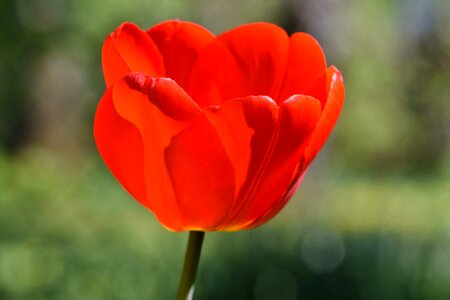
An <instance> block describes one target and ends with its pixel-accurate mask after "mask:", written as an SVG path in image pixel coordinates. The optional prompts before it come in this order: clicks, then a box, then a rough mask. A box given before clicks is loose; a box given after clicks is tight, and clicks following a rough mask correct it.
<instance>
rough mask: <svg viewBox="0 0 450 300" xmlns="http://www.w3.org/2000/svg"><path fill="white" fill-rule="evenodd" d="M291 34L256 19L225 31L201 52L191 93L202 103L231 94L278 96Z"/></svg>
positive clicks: (202, 104) (191, 85) (234, 96)
mask: <svg viewBox="0 0 450 300" xmlns="http://www.w3.org/2000/svg"><path fill="white" fill-rule="evenodd" d="M288 47H289V38H288V36H287V34H286V32H285V31H284V30H283V29H281V28H280V27H278V26H275V25H273V24H266V23H253V24H249V25H244V26H241V27H237V28H235V29H233V30H230V31H228V32H225V33H223V34H222V35H220V36H218V37H217V38H216V39H215V40H214V41H212V42H211V43H210V44H209V45H208V46H207V47H206V48H205V49H204V50H203V51H202V52H201V53H200V55H199V57H198V60H197V62H196V63H195V65H194V69H193V71H192V78H191V82H190V88H189V90H188V93H189V95H191V96H192V98H193V99H195V101H196V102H197V103H198V104H199V105H200V106H201V107H203V106H207V105H211V104H221V103H222V102H223V101H225V100H227V99H231V98H241V97H246V96H249V95H266V96H269V97H271V98H273V99H274V98H275V96H276V95H278V92H279V89H280V87H281V84H282V81H283V79H284V75H285V71H286V63H287V53H288Z"/></svg>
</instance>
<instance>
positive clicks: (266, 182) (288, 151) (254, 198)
mask: <svg viewBox="0 0 450 300" xmlns="http://www.w3.org/2000/svg"><path fill="white" fill-rule="evenodd" d="M320 110H321V107H320V102H319V101H318V100H317V99H315V98H312V97H309V96H304V95H295V96H292V97H291V98H289V99H288V100H286V101H285V102H284V103H283V104H282V105H281V106H280V108H279V117H278V124H277V130H276V133H275V135H274V137H273V141H272V145H271V146H270V147H269V149H268V151H269V153H268V156H267V158H266V160H265V161H263V162H261V164H262V165H261V172H260V173H259V174H257V176H255V178H253V179H252V180H253V184H252V185H251V186H250V187H249V189H248V190H246V191H245V190H243V191H242V194H241V195H240V196H242V199H243V200H241V202H242V203H244V204H245V205H244V206H243V207H241V208H239V209H238V210H237V211H236V215H235V217H234V218H233V220H232V223H231V224H229V228H228V229H230V230H239V229H244V228H247V227H250V226H251V225H252V224H253V223H255V222H257V221H258V220H259V219H260V218H261V217H263V216H264V215H266V214H267V213H268V212H269V211H270V210H271V209H272V208H273V207H274V206H275V205H276V204H277V203H278V202H279V201H282V199H283V196H284V195H285V194H286V191H287V190H288V188H289V187H290V184H291V182H292V180H293V178H294V176H295V171H296V167H297V164H298V161H299V160H300V158H301V156H302V155H303V152H304V150H305V147H306V145H307V144H308V140H309V139H310V137H311V135H312V132H313V131H314V128H315V127H316V125H317V122H318V120H319V118H320ZM293 137H295V138H293ZM252 150H253V151H258V149H252Z"/></svg>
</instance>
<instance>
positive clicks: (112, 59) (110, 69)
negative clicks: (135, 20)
mask: <svg viewBox="0 0 450 300" xmlns="http://www.w3.org/2000/svg"><path fill="white" fill-rule="evenodd" d="M102 66H103V74H104V77H105V82H106V86H107V87H109V86H111V85H112V84H113V83H114V82H116V81H117V80H119V79H120V78H122V77H123V76H124V75H125V74H127V73H130V72H145V73H147V74H149V75H151V76H154V77H160V76H164V75H165V71H164V65H163V60H162V57H161V54H160V53H159V51H158V48H157V47H156V45H155V44H154V43H153V41H152V39H151V38H150V37H149V36H148V35H147V34H146V33H145V31H143V30H141V29H140V28H139V27H137V26H136V25H135V24H132V23H123V24H122V25H120V26H119V27H118V28H117V29H116V30H115V31H114V32H113V33H111V34H110V35H109V36H108V37H107V38H106V40H105V43H104V44H103V48H102Z"/></svg>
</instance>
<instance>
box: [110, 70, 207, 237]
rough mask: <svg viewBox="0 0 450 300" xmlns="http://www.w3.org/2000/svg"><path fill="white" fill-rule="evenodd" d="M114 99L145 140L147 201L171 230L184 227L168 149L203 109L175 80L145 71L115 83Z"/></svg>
mask: <svg viewBox="0 0 450 300" xmlns="http://www.w3.org/2000/svg"><path fill="white" fill-rule="evenodd" d="M112 101H113V104H114V108H115V110H116V111H117V113H118V115H120V117H121V118H122V119H124V120H126V121H128V122H129V123H131V124H133V125H134V126H135V130H136V131H137V132H138V134H139V135H140V137H141V140H142V146H143V153H144V158H143V163H142V161H140V163H142V164H143V166H144V167H143V168H144V174H145V187H146V192H147V195H149V196H148V199H147V202H146V203H143V204H144V205H145V206H146V207H148V208H149V209H151V210H152V211H153V212H154V214H155V215H156V217H157V218H158V220H159V221H160V222H161V223H162V224H163V225H164V226H165V227H167V228H168V229H171V230H174V231H178V230H183V228H184V222H183V219H182V215H181V214H180V211H179V206H178V203H177V199H176V194H175V191H174V190H173V186H172V182H171V179H170V176H169V174H168V172H167V168H166V165H165V163H164V149H165V148H166V147H167V146H168V145H169V144H170V142H171V139H172V138H173V137H174V136H175V135H177V134H178V133H179V132H180V131H182V130H183V129H185V128H186V127H187V126H189V124H190V120H191V119H193V118H194V117H195V116H197V115H200V114H201V111H200V108H199V107H198V106H197V105H196V104H195V102H193V101H192V99H191V98H189V96H188V95H187V94H186V93H185V92H184V91H183V89H181V88H180V87H179V86H178V85H177V84H176V83H175V82H174V81H173V80H170V79H167V78H151V77H150V76H148V75H146V74H142V73H130V74H128V75H126V76H125V77H124V78H123V79H122V80H119V81H118V82H117V83H116V84H114V86H113V89H112ZM111 147H114V145H111ZM118 156H119V157H118V158H117V159H118V160H120V159H124V157H126V158H128V159H131V158H130V157H129V153H126V152H125V153H118ZM108 166H109V165H108Z"/></svg>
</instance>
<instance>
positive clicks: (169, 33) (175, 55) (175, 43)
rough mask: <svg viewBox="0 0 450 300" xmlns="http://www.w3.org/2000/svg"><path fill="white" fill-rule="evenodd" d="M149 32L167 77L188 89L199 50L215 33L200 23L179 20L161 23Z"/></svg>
mask: <svg viewBox="0 0 450 300" xmlns="http://www.w3.org/2000/svg"><path fill="white" fill-rule="evenodd" d="M147 33H148V34H149V36H150V37H151V38H152V40H153V41H154V42H155V44H156V46H157V47H158V49H159V52H160V53H161V55H162V57H163V60H164V67H165V69H166V77H169V78H171V79H173V80H175V81H176V82H177V84H178V85H179V86H181V87H182V88H183V89H185V90H186V89H187V88H188V84H189V79H190V76H191V71H192V66H193V64H194V62H195V60H196V59H197V56H198V54H199V52H200V51H201V50H202V49H203V48H205V47H206V45H208V44H209V43H210V42H211V41H212V40H213V39H214V35H213V34H212V33H211V32H209V31H208V30H207V29H206V28H204V27H202V26H200V25H197V24H195V23H191V22H182V21H178V20H173V21H165V22H163V23H160V24H158V25H156V26H154V27H152V28H150V29H149V30H148V31H147Z"/></svg>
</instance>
